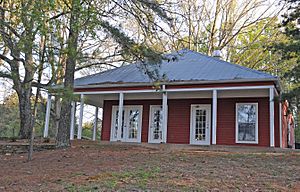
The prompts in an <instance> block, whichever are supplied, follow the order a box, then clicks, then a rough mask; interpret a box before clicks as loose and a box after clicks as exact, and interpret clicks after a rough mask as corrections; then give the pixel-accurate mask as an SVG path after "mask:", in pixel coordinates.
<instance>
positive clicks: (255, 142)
mask: <svg viewBox="0 0 300 192" xmlns="http://www.w3.org/2000/svg"><path fill="white" fill-rule="evenodd" d="M235 143H236V144H258V141H235Z"/></svg>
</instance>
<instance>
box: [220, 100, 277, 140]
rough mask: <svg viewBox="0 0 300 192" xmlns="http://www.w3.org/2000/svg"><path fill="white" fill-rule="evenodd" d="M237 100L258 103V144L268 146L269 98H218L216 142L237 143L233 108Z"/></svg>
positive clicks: (234, 108)
mask: <svg viewBox="0 0 300 192" xmlns="http://www.w3.org/2000/svg"><path fill="white" fill-rule="evenodd" d="M238 102H240V103H244V102H253V103H254V102H257V103H258V146H270V126H269V125H270V123H269V122H270V121H269V98H236V99H233V98H230V99H218V116H217V144H220V145H237V144H236V143H235V123H236V114H235V110H236V103H238ZM275 132H277V131H275ZM242 145H249V144H242ZM250 145H257V144H250Z"/></svg>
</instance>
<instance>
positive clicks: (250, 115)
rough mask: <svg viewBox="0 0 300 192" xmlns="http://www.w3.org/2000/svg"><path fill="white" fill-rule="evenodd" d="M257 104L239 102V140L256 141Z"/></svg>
mask: <svg viewBox="0 0 300 192" xmlns="http://www.w3.org/2000/svg"><path fill="white" fill-rule="evenodd" d="M256 107H257V106H256V105H253V104H239V105H238V109H237V113H238V114H237V118H238V119H237V121H238V140H239V141H255V139H256V138H255V135H256V119H257V114H256Z"/></svg>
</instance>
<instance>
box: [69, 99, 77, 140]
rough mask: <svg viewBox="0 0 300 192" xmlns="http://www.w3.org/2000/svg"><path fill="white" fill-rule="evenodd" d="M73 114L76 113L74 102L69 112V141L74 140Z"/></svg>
mask: <svg viewBox="0 0 300 192" xmlns="http://www.w3.org/2000/svg"><path fill="white" fill-rule="evenodd" d="M75 112H76V102H74V101H73V102H72V110H71V125H70V140H74V126H75Z"/></svg>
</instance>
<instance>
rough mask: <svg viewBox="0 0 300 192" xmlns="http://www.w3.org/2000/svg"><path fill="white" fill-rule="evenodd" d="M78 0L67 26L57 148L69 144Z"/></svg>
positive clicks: (77, 32)
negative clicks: (66, 47) (67, 33)
mask: <svg viewBox="0 0 300 192" xmlns="http://www.w3.org/2000/svg"><path fill="white" fill-rule="evenodd" d="M79 14H80V0H73V1H72V7H71V17H70V26H69V37H68V49H67V60H66V70H65V78H64V96H63V98H62V102H61V111H60V114H61V115H60V119H59V127H58V133H57V137H56V145H57V147H59V148H63V147H68V146H70V121H71V110H72V105H71V103H72V93H73V87H74V73H75V67H76V58H77V48H78V36H79V25H80V24H79Z"/></svg>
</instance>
